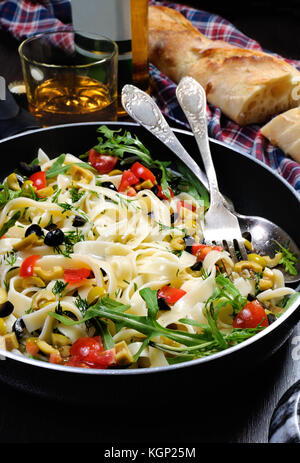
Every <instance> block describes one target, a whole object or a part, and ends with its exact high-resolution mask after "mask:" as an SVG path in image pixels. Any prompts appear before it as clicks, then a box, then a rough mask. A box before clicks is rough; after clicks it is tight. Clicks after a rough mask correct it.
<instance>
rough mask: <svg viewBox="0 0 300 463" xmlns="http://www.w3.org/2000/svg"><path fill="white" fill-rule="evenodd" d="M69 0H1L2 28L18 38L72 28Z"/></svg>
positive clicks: (0, 20)
mask: <svg viewBox="0 0 300 463" xmlns="http://www.w3.org/2000/svg"><path fill="white" fill-rule="evenodd" d="M71 18H72V17H71V4H70V1H69V0H40V1H37V0H4V1H0V29H4V30H7V31H8V32H10V33H11V34H12V35H13V36H14V37H15V38H16V39H18V40H22V39H25V38H26V37H30V36H31V35H34V34H37V33H40V32H46V31H53V30H54V31H55V30H58V29H59V30H70V29H72V24H71Z"/></svg>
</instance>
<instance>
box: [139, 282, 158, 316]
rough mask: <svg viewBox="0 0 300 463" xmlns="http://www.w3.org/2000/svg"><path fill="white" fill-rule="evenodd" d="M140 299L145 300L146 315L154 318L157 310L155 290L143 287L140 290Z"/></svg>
mask: <svg viewBox="0 0 300 463" xmlns="http://www.w3.org/2000/svg"><path fill="white" fill-rule="evenodd" d="M140 295H141V297H142V299H144V301H145V302H146V306H147V308H148V316H149V318H150V319H151V320H155V319H156V315H157V312H158V310H159V307H158V303H157V291H155V290H153V289H151V288H144V289H141V290H140Z"/></svg>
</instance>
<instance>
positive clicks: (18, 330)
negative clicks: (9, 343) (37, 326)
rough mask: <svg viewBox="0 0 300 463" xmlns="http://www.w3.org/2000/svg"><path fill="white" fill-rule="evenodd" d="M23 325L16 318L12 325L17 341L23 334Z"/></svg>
mask: <svg viewBox="0 0 300 463" xmlns="http://www.w3.org/2000/svg"><path fill="white" fill-rule="evenodd" d="M24 329H25V323H24V321H23V319H22V318H17V320H16V321H15V323H14V324H13V327H12V330H13V331H14V332H15V334H16V336H17V339H20V338H21V337H22V336H23V334H24Z"/></svg>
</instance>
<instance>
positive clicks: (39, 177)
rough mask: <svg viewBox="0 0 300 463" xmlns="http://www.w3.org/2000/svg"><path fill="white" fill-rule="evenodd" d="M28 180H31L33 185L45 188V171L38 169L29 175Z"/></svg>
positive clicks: (37, 187) (38, 188)
mask: <svg viewBox="0 0 300 463" xmlns="http://www.w3.org/2000/svg"><path fill="white" fill-rule="evenodd" d="M29 180H31V181H32V183H33V186H34V187H35V188H36V189H37V190H40V189H41V188H45V187H46V186H47V181H46V172H44V171H42V170H40V171H39V172H35V173H34V174H32V175H30V177H29Z"/></svg>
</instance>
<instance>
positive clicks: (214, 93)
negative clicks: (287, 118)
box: [149, 6, 300, 125]
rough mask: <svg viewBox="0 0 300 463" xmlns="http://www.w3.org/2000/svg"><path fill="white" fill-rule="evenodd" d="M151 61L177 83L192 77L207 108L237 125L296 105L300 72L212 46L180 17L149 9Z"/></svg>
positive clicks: (254, 55) (263, 56) (280, 63)
mask: <svg viewBox="0 0 300 463" xmlns="http://www.w3.org/2000/svg"><path fill="white" fill-rule="evenodd" d="M149 58H150V61H151V62H152V63H153V64H154V65H155V66H156V67H157V68H158V69H159V70H160V71H162V72H163V73H164V74H166V75H167V76H168V77H169V78H170V79H172V80H173V81H174V82H176V83H178V82H179V81H180V79H181V78H182V77H183V76H186V75H189V76H192V77H194V78H195V79H196V80H198V82H200V84H201V85H202V86H203V87H204V88H205V91H206V95H207V100H208V101H209V103H211V104H213V105H215V106H218V107H220V108H221V110H222V112H223V113H224V114H226V115H227V116H228V117H229V118H231V119H232V120H234V121H235V122H236V123H237V124H239V125H248V124H253V123H261V122H265V121H266V120H267V119H268V118H269V117H270V116H272V115H274V114H278V113H281V112H283V111H286V110H287V109H290V108H293V107H295V106H297V105H298V101H296V100H294V99H293V94H292V91H293V88H294V87H295V85H299V82H300V72H299V71H298V70H297V69H296V68H294V67H293V66H291V65H290V64H288V63H286V62H285V61H283V60H281V59H279V58H276V57H274V56H272V55H269V54H267V53H264V52H260V51H254V50H248V49H244V48H239V47H235V46H232V45H230V44H228V43H226V42H223V41H221V40H215V41H214V40H210V39H208V38H207V37H205V36H204V35H203V34H201V33H200V32H199V31H198V30H197V29H196V28H194V27H193V25H192V24H191V23H190V22H189V21H188V20H187V19H186V18H185V17H184V16H183V15H182V14H180V13H179V12H177V11H176V10H173V9H171V8H167V7H162V6H150V7H149Z"/></svg>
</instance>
